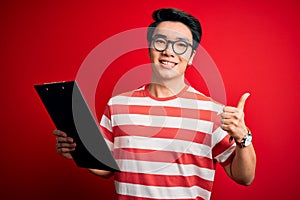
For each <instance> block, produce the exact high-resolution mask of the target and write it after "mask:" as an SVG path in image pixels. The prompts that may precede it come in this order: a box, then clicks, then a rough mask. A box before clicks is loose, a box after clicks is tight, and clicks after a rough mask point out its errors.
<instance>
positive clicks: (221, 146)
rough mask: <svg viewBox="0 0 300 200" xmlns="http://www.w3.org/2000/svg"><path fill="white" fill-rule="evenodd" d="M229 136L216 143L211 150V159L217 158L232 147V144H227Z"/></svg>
mask: <svg viewBox="0 0 300 200" xmlns="http://www.w3.org/2000/svg"><path fill="white" fill-rule="evenodd" d="M229 137H230V136H229V135H226V136H225V137H224V138H223V139H222V140H221V141H220V142H218V143H217V144H216V145H215V146H214V148H213V150H212V155H213V158H215V157H217V156H218V155H220V154H221V153H223V152H224V151H226V150H227V149H228V148H229V147H231V146H232V143H229Z"/></svg>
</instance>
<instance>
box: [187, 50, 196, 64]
mask: <svg viewBox="0 0 300 200" xmlns="http://www.w3.org/2000/svg"><path fill="white" fill-rule="evenodd" d="M195 55H196V50H193V53H192V55H191V57H190V59H189V62H188V65H192V64H193V59H194V57H195Z"/></svg>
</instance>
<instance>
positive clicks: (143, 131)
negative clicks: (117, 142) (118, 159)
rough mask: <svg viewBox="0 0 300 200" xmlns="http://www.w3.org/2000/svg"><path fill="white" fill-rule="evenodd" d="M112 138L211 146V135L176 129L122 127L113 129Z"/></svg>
mask: <svg viewBox="0 0 300 200" xmlns="http://www.w3.org/2000/svg"><path fill="white" fill-rule="evenodd" d="M113 132H114V133H115V135H114V137H121V136H142V137H151V138H166V139H176V140H183V141H193V142H195V143H199V144H204V145H207V146H210V145H211V134H206V133H202V132H197V131H193V130H186V129H178V128H162V127H147V126H131V125H122V126H116V127H113Z"/></svg>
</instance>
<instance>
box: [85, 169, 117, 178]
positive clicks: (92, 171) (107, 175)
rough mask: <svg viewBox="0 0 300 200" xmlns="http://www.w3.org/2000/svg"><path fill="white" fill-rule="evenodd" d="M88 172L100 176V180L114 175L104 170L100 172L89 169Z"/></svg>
mask: <svg viewBox="0 0 300 200" xmlns="http://www.w3.org/2000/svg"><path fill="white" fill-rule="evenodd" d="M89 171H90V172H91V173H92V174H94V175H97V176H101V177H102V178H106V179H108V178H110V177H112V176H113V175H114V172H111V171H106V170H100V169H89Z"/></svg>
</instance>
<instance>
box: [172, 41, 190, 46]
mask: <svg viewBox="0 0 300 200" xmlns="http://www.w3.org/2000/svg"><path fill="white" fill-rule="evenodd" d="M175 45H176V47H178V48H187V46H188V44H187V43H186V42H184V41H178V42H176V43H175Z"/></svg>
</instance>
